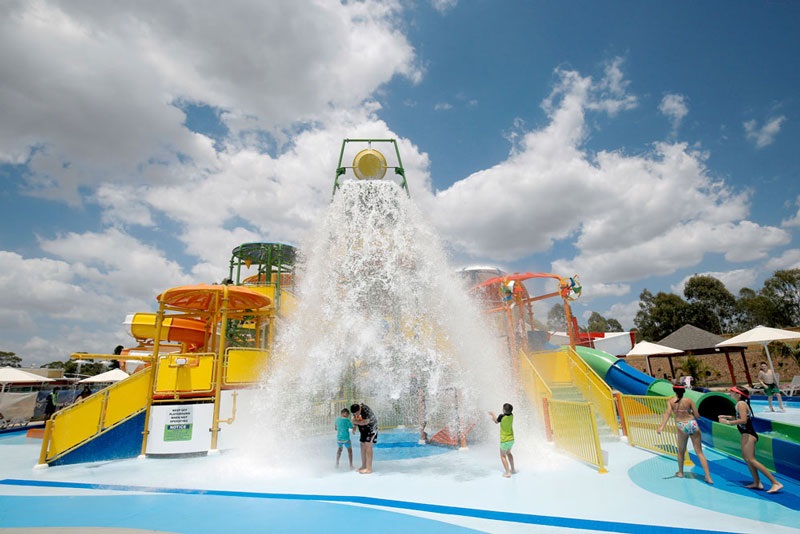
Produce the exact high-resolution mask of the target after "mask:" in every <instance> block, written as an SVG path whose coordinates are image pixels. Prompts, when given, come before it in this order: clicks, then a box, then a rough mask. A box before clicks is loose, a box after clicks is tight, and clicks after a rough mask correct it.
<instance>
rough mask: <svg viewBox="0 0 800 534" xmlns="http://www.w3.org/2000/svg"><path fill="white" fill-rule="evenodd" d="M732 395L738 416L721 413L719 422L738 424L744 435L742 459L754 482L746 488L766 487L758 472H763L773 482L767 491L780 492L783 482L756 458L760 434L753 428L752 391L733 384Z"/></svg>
mask: <svg viewBox="0 0 800 534" xmlns="http://www.w3.org/2000/svg"><path fill="white" fill-rule="evenodd" d="M730 391H731V397H733V400H735V401H736V414H737V415H736V417H733V416H730V415H720V416H719V422H720V423H722V424H725V425H736V427H737V428H738V429H739V433H740V434H741V435H742V441H741V443H742V459H743V460H744V461H745V463H746V464H747V468H748V469H749V470H750V474H751V475H752V476H753V482H752V484H748V485H747V486H745V488H750V489H764V486H763V485H762V484H761V480H760V479H759V477H758V473H759V472H760V473H761V474H763V475H764V476H765V477H767V479H769V481H770V482H771V483H772V487H771V488H770V489H768V490H767V493H778V492H779V491H780V490H781V489H783V484H781V483H780V482H778V480H777V479H776V478H775V477H774V476H773V475H772V473H770V472H769V470H768V469H767V468H766V467H764V464H762V463H761V462H759V461H758V460H756V441H758V434H756V430H755V428H753V409H752V408H750V392H749V391H748V390H747V388H744V387H739V386H733V387H732V388H731V390H730Z"/></svg>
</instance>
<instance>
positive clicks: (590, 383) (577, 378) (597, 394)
mask: <svg viewBox="0 0 800 534" xmlns="http://www.w3.org/2000/svg"><path fill="white" fill-rule="evenodd" d="M566 352H567V359H568V361H569V367H570V376H571V377H572V383H573V384H575V387H577V388H578V390H579V391H580V392H581V394H582V395H583V397H584V398H585V399H586V400H588V401H589V402H590V403H591V404H592V407H593V408H594V409H595V410H596V411H597V414H598V415H599V416H600V418H601V419H602V420H603V422H604V423H605V424H606V425H608V427H609V428H610V429H611V432H612V433H613V434H614V435H615V436H619V418H618V417H617V410H616V406H615V403H614V396H613V394H612V392H611V388H610V387H609V386H608V384H606V383H605V381H604V380H603V379H602V378H600V376H599V375H598V374H597V373H596V372H595V371H594V369H592V368H591V367H589V366H588V365H587V364H586V362H584V361H583V360H582V359H581V358H580V356H578V354H577V353H576V352H575V351H574V350H573V349H572V348H568V349H567V351H566Z"/></svg>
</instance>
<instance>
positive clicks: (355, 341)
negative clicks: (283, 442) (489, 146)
mask: <svg viewBox="0 0 800 534" xmlns="http://www.w3.org/2000/svg"><path fill="white" fill-rule="evenodd" d="M300 250H301V251H302V252H303V256H302V257H301V260H300V262H299V271H300V277H299V279H300V280H301V281H300V284H299V287H298V292H299V297H300V298H299V302H300V304H299V305H298V308H297V310H296V311H295V313H294V314H293V315H292V316H291V317H290V318H289V319H288V321H285V322H284V323H282V324H280V325H279V328H280V331H279V336H278V339H277V340H276V349H275V354H274V360H273V363H272V365H271V367H270V372H269V376H268V377H267V378H266V380H265V382H264V386H263V395H264V399H263V400H264V402H260V403H259V404H261V405H262V407H263V406H269V407H278V408H279V410H280V411H281V412H283V410H285V409H290V410H291V413H293V414H298V416H299V418H300V419H301V420H299V421H297V422H296V424H295V423H293V424H292V425H290V426H291V427H292V429H293V430H296V431H298V432H299V433H302V432H306V431H307V428H304V427H306V426H308V425H310V424H312V419H313V415H314V414H315V413H317V412H319V410H320V405H321V404H322V405H324V404H325V403H326V402H327V403H329V404H330V403H332V402H335V401H337V400H339V401H340V403H339V406H341V405H345V403H348V402H350V401H356V402H361V401H368V402H369V403H370V404H371V406H373V408H374V409H375V411H376V412H377V414H378V416H379V418H381V417H382V416H383V419H384V422H385V418H386V416H387V411H390V410H393V411H397V410H398V409H402V406H406V407H408V406H413V407H412V408H411V410H410V411H411V412H412V414H414V415H417V414H418V413H419V410H418V406H419V399H420V398H424V402H425V410H426V419H427V420H428V422H429V423H430V424H431V425H434V424H436V425H444V426H448V427H451V428H452V427H455V426H456V425H468V424H469V423H470V422H474V421H477V420H478V418H480V417H486V416H485V410H486V409H498V408H499V406H501V405H502V403H503V402H507V401H508V400H509V395H510V394H511V393H510V391H509V390H512V389H513V388H511V387H510V385H511V380H510V369H509V368H508V367H509V363H508V362H509V358H508V355H507V353H505V351H504V350H503V348H502V346H501V345H500V343H499V340H498V338H497V333H496V332H495V331H492V330H490V329H489V327H488V326H487V324H486V322H485V318H484V317H483V316H482V315H481V313H480V311H479V310H478V309H477V308H476V305H475V304H474V303H473V302H472V301H471V300H470V299H469V297H468V295H467V292H466V289H465V287H464V286H463V283H462V281H461V280H460V279H459V278H458V277H457V276H456V274H455V269H453V268H452V267H451V266H450V265H449V264H448V262H447V258H446V256H445V254H444V252H443V247H442V245H441V244H440V241H439V239H438V237H437V236H436V234H435V233H434V232H433V231H432V229H431V228H430V227H429V226H428V225H427V224H426V223H425V221H424V217H423V216H422V214H421V213H420V212H419V210H418V209H417V207H416V205H415V204H414V203H413V202H412V201H411V200H410V199H408V198H407V196H406V195H405V193H404V192H403V191H402V190H401V189H400V188H399V187H398V186H397V185H396V184H394V183H392V182H388V181H362V182H346V183H345V184H344V185H343V186H342V188H341V189H340V192H339V193H338V194H337V195H336V197H335V198H334V201H333V202H332V204H331V205H330V207H329V209H328V210H327V212H326V213H325V215H324V216H323V217H322V218H321V220H320V221H319V223H318V224H317V226H316V227H315V229H314V231H313V232H312V234H311V237H310V238H309V240H308V241H307V242H306V243H304V244H303V245H302V246H301V247H300ZM420 394H421V397H420ZM404 403H405V404H404ZM398 406H401V408H398ZM288 407H291V408H288ZM261 411H262V412H263V413H264V414H267V413H270V412H272V410H269V409H264V408H262V409H261ZM405 411H406V412H407V411H409V410H408V409H406V410H405ZM301 414H302V415H301ZM269 425H270V424H269V423H268V426H269ZM431 430H432V431H436V430H437V429H436V428H432V427H429V431H431Z"/></svg>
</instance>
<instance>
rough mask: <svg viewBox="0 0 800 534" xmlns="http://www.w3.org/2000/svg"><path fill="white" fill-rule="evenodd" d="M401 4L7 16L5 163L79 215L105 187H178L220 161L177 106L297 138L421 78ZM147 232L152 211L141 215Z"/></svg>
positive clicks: (101, 7) (1, 40)
mask: <svg viewBox="0 0 800 534" xmlns="http://www.w3.org/2000/svg"><path fill="white" fill-rule="evenodd" d="M400 10H401V4H400V3H399V2H393V1H389V2H378V1H369V0H368V1H366V2H348V3H341V2H334V1H319V2H314V3H313V4H309V3H307V2H256V1H248V0H236V1H231V2H226V3H225V4H224V5H223V4H220V3H218V2H213V1H210V0H205V1H198V2H192V3H191V5H189V4H186V5H182V4H169V3H163V2H152V1H151V2H148V1H146V2H138V3H133V4H126V5H124V6H111V5H110V4H109V5H107V4H103V3H100V4H84V3H77V2H64V3H52V2H44V1H41V0H38V1H37V0H34V1H31V2H18V3H14V4H12V5H10V6H6V7H5V8H4V9H3V11H4V16H3V17H2V18H1V19H0V50H14V51H15V53H14V54H10V53H9V54H0V68H2V70H3V71H4V72H14V76H13V77H5V79H4V82H3V84H4V90H3V91H2V92H0V107H2V109H3V110H4V116H3V122H2V124H0V161H7V162H20V161H26V160H29V169H30V170H31V171H32V172H31V174H30V176H29V177H28V182H27V187H28V190H29V192H30V193H32V194H36V195H40V196H44V197H47V198H54V199H61V200H65V201H68V202H70V203H72V204H78V203H79V202H80V201H81V199H80V196H79V193H78V191H79V188H80V187H85V186H89V187H91V186H94V185H96V184H99V183H107V182H117V183H126V182H127V183H135V182H137V181H140V179H141V177H143V176H146V177H147V182H148V183H150V184H158V183H167V184H168V183H175V182H176V179H177V178H178V177H179V176H180V174H181V173H180V172H179V173H177V176H176V173H174V172H173V169H176V168H180V167H181V166H182V165H187V166H188V167H190V169H191V170H192V171H194V170H203V169H204V168H206V167H207V166H208V165H209V164H210V165H214V164H215V154H214V150H213V148H212V147H211V143H210V141H209V140H208V139H207V138H205V137H204V136H201V135H197V134H194V133H192V132H190V131H189V130H188V129H187V128H186V127H185V126H184V125H183V123H184V120H185V116H184V113H183V112H182V111H181V110H180V109H179V108H178V107H177V105H176V104H177V103H179V102H196V103H202V104H205V105H208V106H211V107H212V108H215V109H219V110H224V111H225V113H223V114H222V117H223V119H224V120H226V121H228V126H229V127H230V128H231V129H232V133H233V134H234V135H237V134H238V133H245V131H246V130H248V131H252V130H255V129H261V130H264V131H265V132H272V133H273V134H275V136H276V138H277V137H279V134H280V132H285V131H290V130H292V129H293V128H295V127H296V126H297V125H298V124H303V123H309V122H313V121H315V120H317V119H318V117H319V116H323V115H325V114H328V113H331V112H332V111H335V110H336V109H341V108H348V107H351V106H355V105H359V104H361V103H362V102H363V101H365V100H367V99H368V98H369V97H370V95H371V94H372V93H373V92H374V91H375V90H376V89H377V88H378V87H379V86H380V85H382V84H384V83H386V82H388V81H389V80H391V79H392V78H393V77H394V76H405V77H407V78H409V79H410V80H411V81H412V82H414V83H416V82H418V81H419V79H420V77H421V75H422V71H421V70H420V69H419V68H418V67H417V66H416V65H415V54H414V50H413V49H412V47H411V46H410V44H409V43H408V41H407V39H406V37H405V36H404V35H403V34H402V33H400V32H399V31H398V30H397V29H396V24H395V23H396V19H397V17H398V16H399V13H400ZM132 217H133V220H134V221H136V222H137V223H138V222H141V221H146V219H143V218H142V215H141V214H137V215H135V216H132Z"/></svg>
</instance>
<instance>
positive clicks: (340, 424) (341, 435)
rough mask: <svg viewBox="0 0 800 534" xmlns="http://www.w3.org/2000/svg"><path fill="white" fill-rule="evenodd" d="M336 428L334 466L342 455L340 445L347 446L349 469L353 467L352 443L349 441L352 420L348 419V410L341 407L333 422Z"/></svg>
mask: <svg viewBox="0 0 800 534" xmlns="http://www.w3.org/2000/svg"><path fill="white" fill-rule="evenodd" d="M334 428H335V429H336V443H337V444H338V445H339V450H337V451H336V467H337V468H338V467H339V458H341V456H342V447H346V448H347V457H348V458H349V459H350V469H352V468H353V445H352V444H351V443H350V431H351V430H352V429H353V422H352V421H351V420H350V410H348V409H347V408H343V409H342V412H341V414H340V417H337V418H336V421H335V422H334Z"/></svg>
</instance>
